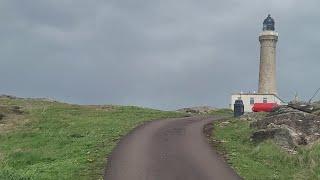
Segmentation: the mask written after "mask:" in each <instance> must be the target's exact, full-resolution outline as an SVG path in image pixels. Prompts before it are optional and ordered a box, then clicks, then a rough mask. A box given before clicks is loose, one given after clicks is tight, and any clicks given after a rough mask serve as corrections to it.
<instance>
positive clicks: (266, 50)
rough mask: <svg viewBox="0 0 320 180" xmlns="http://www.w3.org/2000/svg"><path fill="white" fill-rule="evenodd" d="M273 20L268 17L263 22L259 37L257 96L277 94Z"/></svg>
mask: <svg viewBox="0 0 320 180" xmlns="http://www.w3.org/2000/svg"><path fill="white" fill-rule="evenodd" d="M274 25H275V22H274V19H273V18H272V17H271V16H270V15H268V17H267V18H266V19H265V20H264V21H263V31H262V32H261V34H260V36H259V41H260V44H261V48H260V71H259V90H258V93H259V94H275V95H276V94H277V85H276V44H277V41H278V33H277V32H276V31H275V28H274V27H275V26H274Z"/></svg>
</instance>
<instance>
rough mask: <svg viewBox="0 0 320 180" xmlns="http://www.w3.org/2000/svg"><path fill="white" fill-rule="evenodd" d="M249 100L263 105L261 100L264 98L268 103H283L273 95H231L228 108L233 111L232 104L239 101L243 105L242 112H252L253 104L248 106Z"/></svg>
mask: <svg viewBox="0 0 320 180" xmlns="http://www.w3.org/2000/svg"><path fill="white" fill-rule="evenodd" d="M251 98H253V100H254V103H263V99H264V98H266V99H267V102H268V103H277V104H279V105H282V104H283V102H282V101H281V100H280V99H279V98H278V97H277V96H276V95H274V94H233V95H232V96H231V104H230V108H231V109H232V110H234V108H233V104H234V102H235V100H237V99H241V100H242V101H243V104H244V111H245V112H252V107H253V104H250V99H251Z"/></svg>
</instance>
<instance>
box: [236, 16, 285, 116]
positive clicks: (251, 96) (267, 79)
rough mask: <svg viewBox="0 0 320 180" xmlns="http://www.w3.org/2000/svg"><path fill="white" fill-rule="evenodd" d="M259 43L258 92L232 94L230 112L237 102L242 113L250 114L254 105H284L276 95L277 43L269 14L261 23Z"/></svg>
mask: <svg viewBox="0 0 320 180" xmlns="http://www.w3.org/2000/svg"><path fill="white" fill-rule="evenodd" d="M259 42H260V65H259V85H258V92H257V93H256V91H249V92H240V93H234V94H232V95H231V104H230V108H231V109H232V110H234V104H235V103H236V102H237V101H238V100H241V101H242V102H243V106H244V112H252V108H253V107H254V105H255V104H263V105H266V104H277V105H283V104H285V102H284V101H283V100H281V99H280V97H279V96H278V94H277V83H276V45H277V42H278V33H277V32H276V31H275V21H274V19H273V18H272V17H271V15H270V14H269V15H268V16H267V18H265V19H264V21H263V27H262V32H261V33H260V35H259ZM242 88H243V87H242ZM244 88H245V87H244Z"/></svg>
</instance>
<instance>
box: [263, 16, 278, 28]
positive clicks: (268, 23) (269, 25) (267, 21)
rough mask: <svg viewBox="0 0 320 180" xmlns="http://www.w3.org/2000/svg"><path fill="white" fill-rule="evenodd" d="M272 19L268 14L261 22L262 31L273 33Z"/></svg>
mask: <svg viewBox="0 0 320 180" xmlns="http://www.w3.org/2000/svg"><path fill="white" fill-rule="evenodd" d="M274 24H275V22H274V19H273V18H272V17H271V15H270V14H269V15H268V17H267V18H266V19H265V20H264V21H263V30H264V31H274Z"/></svg>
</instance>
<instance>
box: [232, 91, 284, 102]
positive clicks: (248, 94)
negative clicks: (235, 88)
mask: <svg viewBox="0 0 320 180" xmlns="http://www.w3.org/2000/svg"><path fill="white" fill-rule="evenodd" d="M232 95H241V96H242V95H247V96H250V95H251V96H252V95H255V96H256V95H262V96H263V95H272V96H275V97H276V98H278V99H279V100H280V101H281V102H283V103H285V101H283V100H282V99H281V98H280V97H279V96H278V95H276V94H267V93H233V94H232Z"/></svg>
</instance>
